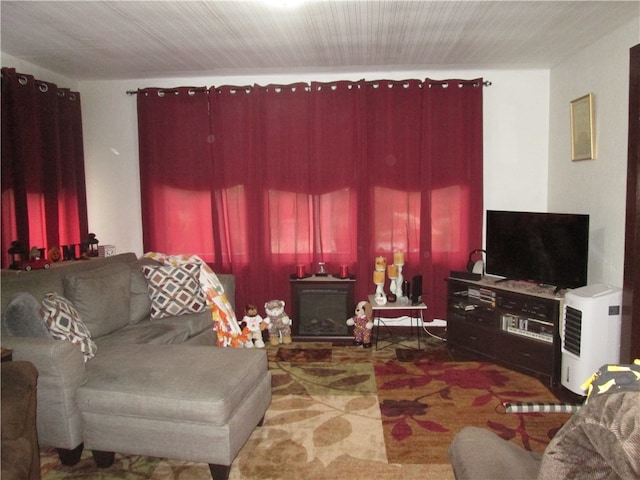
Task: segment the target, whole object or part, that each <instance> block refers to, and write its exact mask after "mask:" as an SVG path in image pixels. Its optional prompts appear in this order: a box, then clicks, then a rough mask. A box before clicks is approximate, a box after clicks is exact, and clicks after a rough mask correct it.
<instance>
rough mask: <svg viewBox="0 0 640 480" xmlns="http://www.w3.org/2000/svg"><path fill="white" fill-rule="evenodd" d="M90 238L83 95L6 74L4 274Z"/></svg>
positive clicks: (6, 71) (8, 71)
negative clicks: (21, 255) (23, 252)
mask: <svg viewBox="0 0 640 480" xmlns="http://www.w3.org/2000/svg"><path fill="white" fill-rule="evenodd" d="M87 235H88V221H87V203H86V190H85V176H84V153H83V148H82V115H81V105H80V95H79V94H78V93H77V92H71V91H69V90H68V89H63V88H58V87H57V86H56V85H54V84H52V83H47V82H43V81H41V80H37V79H35V78H33V77H32V76H30V75H24V74H20V73H16V71H15V69H11V68H3V69H2V267H3V268H6V267H7V266H8V265H9V262H10V258H9V255H8V253H7V252H8V249H9V248H11V244H12V242H14V241H20V242H22V243H23V245H24V247H25V248H26V249H27V250H28V249H30V248H31V247H38V248H40V249H44V250H45V251H47V250H48V249H50V248H52V247H60V246H63V245H75V244H80V243H83V242H84V241H86V238H87Z"/></svg>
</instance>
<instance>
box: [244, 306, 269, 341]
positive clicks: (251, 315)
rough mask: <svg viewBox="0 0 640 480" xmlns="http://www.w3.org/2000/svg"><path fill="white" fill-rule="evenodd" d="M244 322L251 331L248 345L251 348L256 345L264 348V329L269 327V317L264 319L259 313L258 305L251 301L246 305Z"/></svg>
mask: <svg viewBox="0 0 640 480" xmlns="http://www.w3.org/2000/svg"><path fill="white" fill-rule="evenodd" d="M242 323H243V324H244V326H245V327H246V329H247V330H248V331H249V333H248V336H249V342H248V343H247V344H246V346H247V347H249V348H251V347H253V346H254V345H255V346H256V347H257V348H264V341H263V340H262V331H263V330H264V329H265V328H267V325H268V324H269V319H267V320H264V319H263V318H262V315H259V314H258V307H256V306H255V305H253V304H251V303H249V304H247V305H246V306H245V307H244V317H243V318H242Z"/></svg>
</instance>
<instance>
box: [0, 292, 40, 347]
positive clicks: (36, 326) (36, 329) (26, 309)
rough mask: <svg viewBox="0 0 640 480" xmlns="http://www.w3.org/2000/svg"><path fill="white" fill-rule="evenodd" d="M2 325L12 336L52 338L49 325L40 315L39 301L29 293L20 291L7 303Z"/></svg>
mask: <svg viewBox="0 0 640 480" xmlns="http://www.w3.org/2000/svg"><path fill="white" fill-rule="evenodd" d="M2 319H3V323H4V327H5V329H6V331H7V333H8V334H9V335H12V336H14V337H45V338H52V337H51V332H49V327H48V326H47V324H46V323H45V322H44V319H43V318H42V316H41V315H40V303H39V302H38V300H36V298H35V297H34V296H33V295H31V294H30V293H26V292H20V293H18V294H16V296H15V297H13V299H12V300H11V301H10V302H9V305H7V310H6V311H5V312H4V314H3V316H2Z"/></svg>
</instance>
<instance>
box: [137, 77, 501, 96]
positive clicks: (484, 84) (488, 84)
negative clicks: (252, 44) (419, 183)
mask: <svg viewBox="0 0 640 480" xmlns="http://www.w3.org/2000/svg"><path fill="white" fill-rule="evenodd" d="M340 81H342V80H340ZM378 81H382V80H378ZM397 81H399V82H402V81H403V80H397ZM434 82H437V83H446V80H434ZM327 83H331V82H327ZM421 83H423V82H421ZM491 85H493V82H491V81H489V80H485V81H483V82H482V86H484V87H490V86H491ZM309 86H311V85H309ZM173 88H176V87H170V88H166V89H161V90H172V89H173ZM242 88H245V87H242ZM137 94H138V90H127V95H137Z"/></svg>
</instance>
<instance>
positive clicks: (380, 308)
mask: <svg viewBox="0 0 640 480" xmlns="http://www.w3.org/2000/svg"><path fill="white" fill-rule="evenodd" d="M369 303H370V304H371V309H372V310H373V328H374V331H375V337H376V350H378V337H379V336H380V326H382V327H384V328H385V329H386V330H387V331H388V333H389V336H390V338H393V333H392V332H391V329H390V325H389V324H391V323H393V322H394V321H395V319H392V318H385V317H382V316H381V314H383V313H388V312H400V311H402V310H404V311H408V312H410V317H409V318H410V321H411V324H410V327H409V328H410V330H409V332H410V335H411V336H413V321H414V320H415V322H416V330H417V333H418V350H420V329H421V328H422V325H424V311H425V310H426V309H427V306H426V305H425V303H424V302H420V303H418V304H416V305H412V304H410V303H408V304H401V303H397V302H396V303H386V304H384V305H378V304H377V303H376V300H375V295H369ZM415 314H417V315H418V316H415ZM390 342H391V343H390V344H389V345H385V346H384V347H382V348H387V347H389V346H391V345H397V344H402V343H401V341H400V340H398V341H395V342H394V341H392V340H391V341H390ZM405 346H406V345H405Z"/></svg>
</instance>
